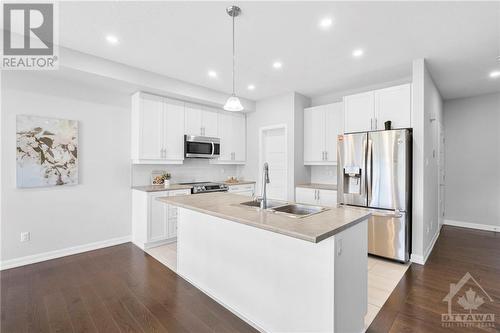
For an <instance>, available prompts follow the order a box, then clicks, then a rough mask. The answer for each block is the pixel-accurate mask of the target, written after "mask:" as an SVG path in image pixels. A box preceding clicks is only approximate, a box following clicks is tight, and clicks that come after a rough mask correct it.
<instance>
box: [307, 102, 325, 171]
mask: <svg viewBox="0 0 500 333" xmlns="http://www.w3.org/2000/svg"><path fill="white" fill-rule="evenodd" d="M324 110H325V109H324V107H323V106H318V107H313V108H307V109H304V163H305V164H307V163H308V162H313V163H314V162H322V161H323V160H324V152H325V111H324Z"/></svg>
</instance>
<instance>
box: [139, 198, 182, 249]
mask: <svg viewBox="0 0 500 333" xmlns="http://www.w3.org/2000/svg"><path fill="white" fill-rule="evenodd" d="M189 194H191V190H174V191H160V192H144V191H139V190H132V241H133V242H134V244H136V245H137V246H139V247H140V248H142V249H148V248H151V247H155V246H159V245H162V244H165V243H169V242H171V241H174V240H175V238H176V237H177V207H174V206H170V205H167V204H166V203H164V202H161V201H159V200H157V199H158V198H161V197H167V196H177V195H189Z"/></svg>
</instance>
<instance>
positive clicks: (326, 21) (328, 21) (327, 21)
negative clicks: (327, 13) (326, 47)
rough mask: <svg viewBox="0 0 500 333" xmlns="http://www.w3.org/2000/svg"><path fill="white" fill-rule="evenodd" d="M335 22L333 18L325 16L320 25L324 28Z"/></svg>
mask: <svg viewBox="0 0 500 333" xmlns="http://www.w3.org/2000/svg"><path fill="white" fill-rule="evenodd" d="M332 23H333V20H332V19H331V18H329V17H325V18H324V19H322V20H321V21H319V26H320V27H321V28H323V29H327V28H329V27H330V26H331V25H332Z"/></svg>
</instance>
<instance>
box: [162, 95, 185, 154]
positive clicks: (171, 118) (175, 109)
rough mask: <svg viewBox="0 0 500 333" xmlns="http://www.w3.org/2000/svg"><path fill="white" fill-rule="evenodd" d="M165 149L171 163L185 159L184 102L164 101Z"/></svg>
mask: <svg viewBox="0 0 500 333" xmlns="http://www.w3.org/2000/svg"><path fill="white" fill-rule="evenodd" d="M164 108H165V109H164V112H163V115H164V119H163V147H164V157H165V159H167V160H171V161H182V160H183V159H184V132H183V130H182V129H183V128H184V102H182V101H177V100H172V99H167V98H165V99H164Z"/></svg>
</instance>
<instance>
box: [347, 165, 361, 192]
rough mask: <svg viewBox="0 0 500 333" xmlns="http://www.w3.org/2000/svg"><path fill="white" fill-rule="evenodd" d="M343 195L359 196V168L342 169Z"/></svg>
mask: <svg viewBox="0 0 500 333" xmlns="http://www.w3.org/2000/svg"><path fill="white" fill-rule="evenodd" d="M344 193H346V194H361V168H360V167H358V166H350V167H345V168H344Z"/></svg>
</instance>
